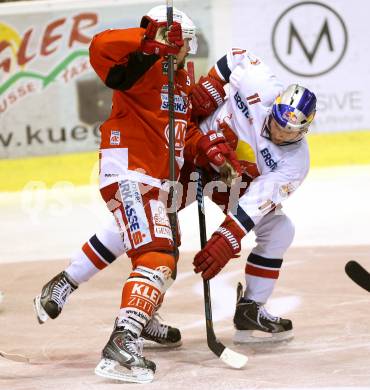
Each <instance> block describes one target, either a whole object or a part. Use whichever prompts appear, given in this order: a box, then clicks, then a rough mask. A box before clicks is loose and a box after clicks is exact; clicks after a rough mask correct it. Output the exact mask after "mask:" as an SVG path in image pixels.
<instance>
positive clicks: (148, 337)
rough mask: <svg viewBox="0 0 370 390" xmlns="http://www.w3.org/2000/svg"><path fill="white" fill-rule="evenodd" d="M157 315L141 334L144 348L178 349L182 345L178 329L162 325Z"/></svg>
mask: <svg viewBox="0 0 370 390" xmlns="http://www.w3.org/2000/svg"><path fill="white" fill-rule="evenodd" d="M159 318H161V317H160V316H159V314H158V313H155V314H154V316H153V317H152V318H151V319H150V321H149V322H148V323H147V324H146V326H145V328H144V329H143V331H142V332H141V337H142V338H143V339H144V348H176V347H179V346H180V345H181V344H182V341H181V333H180V330H179V329H177V328H173V327H172V326H169V325H166V324H162V323H161V322H160V321H159Z"/></svg>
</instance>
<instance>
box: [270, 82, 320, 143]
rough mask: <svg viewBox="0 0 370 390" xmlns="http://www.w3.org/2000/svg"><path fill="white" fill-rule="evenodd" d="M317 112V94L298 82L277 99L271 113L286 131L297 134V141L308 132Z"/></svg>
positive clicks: (295, 140)
mask: <svg viewBox="0 0 370 390" xmlns="http://www.w3.org/2000/svg"><path fill="white" fill-rule="evenodd" d="M315 113H316V96H315V94H314V93H313V92H311V91H310V90H309V89H307V88H304V87H302V86H300V85H298V84H291V85H289V87H288V88H287V89H286V90H285V91H284V92H283V93H282V94H281V95H280V96H278V97H277V98H276V99H275V101H274V104H273V105H272V112H271V115H272V117H273V118H274V119H275V121H276V122H277V124H278V125H279V126H280V127H281V128H282V129H284V130H285V131H286V132H289V133H296V134H297V137H296V138H295V139H294V142H297V141H300V140H301V139H302V138H303V137H304V135H305V134H306V133H307V131H308V127H309V126H310V124H311V123H312V121H313V118H314V117H315ZM294 142H287V144H288V143H294Z"/></svg>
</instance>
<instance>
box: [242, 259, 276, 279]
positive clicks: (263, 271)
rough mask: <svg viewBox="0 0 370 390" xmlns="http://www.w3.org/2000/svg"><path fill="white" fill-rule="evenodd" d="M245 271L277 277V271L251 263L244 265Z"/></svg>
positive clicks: (267, 276)
mask: <svg viewBox="0 0 370 390" xmlns="http://www.w3.org/2000/svg"><path fill="white" fill-rule="evenodd" d="M245 273H246V274H249V275H253V276H260V277H262V278H268V279H277V278H278V277H279V271H278V270H277V271H273V270H269V269H264V268H258V267H255V266H253V265H251V264H248V263H247V265H246V266H245Z"/></svg>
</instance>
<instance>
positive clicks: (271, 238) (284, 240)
mask: <svg viewBox="0 0 370 390" xmlns="http://www.w3.org/2000/svg"><path fill="white" fill-rule="evenodd" d="M254 231H255V233H256V242H257V246H256V247H255V248H254V249H253V252H254V253H256V254H257V255H260V256H263V257H267V258H275V259H282V258H283V256H284V253H285V252H286V250H287V249H288V248H289V246H290V244H291V243H292V241H293V238H294V233H295V228H294V225H293V223H292V221H291V220H290V219H289V218H288V217H287V216H286V215H285V214H281V215H274V214H270V215H267V216H266V217H264V218H263V219H262V222H261V224H259V226H256V228H255V229H254Z"/></svg>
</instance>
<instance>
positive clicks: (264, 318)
mask: <svg viewBox="0 0 370 390" xmlns="http://www.w3.org/2000/svg"><path fill="white" fill-rule="evenodd" d="M234 327H235V329H236V332H235V336H234V339H233V341H234V343H235V344H244V343H260V342H277V341H287V340H290V339H292V338H293V331H292V329H293V326H292V321H290V320H288V319H284V318H280V317H275V316H272V315H271V314H270V313H268V311H267V310H266V309H265V307H264V306H263V305H261V304H259V303H257V302H255V301H252V300H250V299H245V298H244V297H243V286H242V284H241V283H238V287H237V302H236V309H235V315H234Z"/></svg>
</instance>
